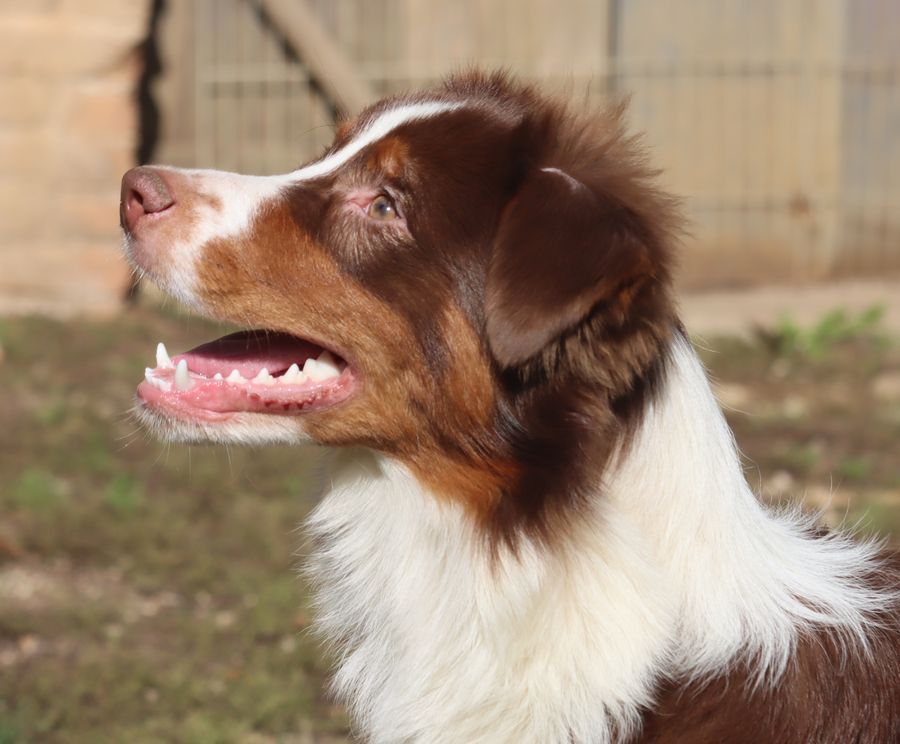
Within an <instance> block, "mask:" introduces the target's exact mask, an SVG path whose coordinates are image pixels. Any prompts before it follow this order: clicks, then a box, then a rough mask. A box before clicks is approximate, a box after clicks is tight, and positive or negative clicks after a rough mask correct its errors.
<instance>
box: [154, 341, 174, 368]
mask: <svg viewBox="0 0 900 744" xmlns="http://www.w3.org/2000/svg"><path fill="white" fill-rule="evenodd" d="M156 366H157V367H162V368H163V369H171V368H172V367H174V366H175V365H174V364H172V359H171V358H170V357H169V352H168V351H166V345H165V344H164V343H163V342H162V341H160V342H159V343H158V344H157V345H156Z"/></svg>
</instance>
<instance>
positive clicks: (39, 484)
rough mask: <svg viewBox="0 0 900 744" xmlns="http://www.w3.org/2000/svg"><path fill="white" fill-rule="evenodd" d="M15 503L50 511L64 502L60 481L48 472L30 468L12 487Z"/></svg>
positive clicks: (30, 508) (21, 506)
mask: <svg viewBox="0 0 900 744" xmlns="http://www.w3.org/2000/svg"><path fill="white" fill-rule="evenodd" d="M12 496H13V504H15V506H18V507H20V508H22V509H28V510H30V511H48V510H51V509H54V508H56V507H57V506H59V505H60V504H61V503H62V489H61V488H60V484H59V482H58V481H57V480H56V479H55V478H54V477H53V476H52V475H51V474H50V473H48V472H46V471H44V470H38V469H37V468H30V469H28V470H26V471H25V472H24V473H22V474H21V475H20V476H19V477H18V478H17V479H16V481H15V483H14V484H13V487H12Z"/></svg>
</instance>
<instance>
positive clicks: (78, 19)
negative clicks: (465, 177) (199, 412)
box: [0, 0, 900, 744]
mask: <svg viewBox="0 0 900 744" xmlns="http://www.w3.org/2000/svg"><path fill="white" fill-rule="evenodd" d="M471 64H478V65H481V66H485V67H506V68H508V69H510V70H512V71H514V72H515V73H517V74H518V75H520V76H521V77H523V78H525V79H528V80H532V81H535V82H538V83H540V84H541V85H542V86H544V87H545V88H548V89H550V90H552V91H555V92H558V93H561V94H563V95H566V96H569V97H571V98H572V99H573V100H575V101H578V102H580V103H583V102H587V103H590V104H596V105H598V106H599V105H602V104H603V103H604V102H605V101H608V100H610V99H618V98H621V97H623V96H629V97H630V99H631V105H630V109H629V114H628V118H629V122H630V124H631V126H632V128H633V129H635V130H636V131H642V132H644V133H645V141H646V144H647V146H648V148H649V150H650V152H651V155H652V158H653V160H654V162H655V163H657V164H658V165H659V166H660V167H661V168H662V169H663V175H662V180H663V183H664V185H665V186H666V188H668V189H669V190H671V191H672V192H674V193H676V194H678V195H680V196H681V197H682V198H683V200H684V209H685V212H686V213H687V215H688V218H689V220H690V228H691V233H690V236H689V237H688V238H687V239H686V240H685V245H684V250H683V256H682V260H681V268H680V272H679V276H678V282H679V288H680V290H681V296H682V309H683V314H684V317H685V319H686V322H687V325H688V328H689V330H690V331H691V333H692V334H693V335H694V338H695V341H696V342H697V344H698V346H699V347H700V349H701V353H702V354H703V356H704V360H705V361H706V363H707V364H708V365H709V366H710V369H711V371H712V374H713V376H714V378H715V380H716V387H717V392H718V394H719V397H720V399H721V401H722V402H723V405H724V406H725V407H726V410H727V413H728V417H729V420H730V422H731V424H732V425H733V426H734V428H735V430H736V434H737V438H738V442H739V444H740V446H741V448H742V450H743V451H744V453H745V456H746V465H747V472H748V477H749V478H750V481H751V483H752V484H753V485H754V486H756V487H757V488H758V490H759V492H760V494H761V496H762V497H763V498H764V499H766V500H768V501H772V502H780V501H783V500H785V499H798V498H800V499H803V500H804V501H805V503H806V504H807V506H809V507H810V508H812V509H817V510H821V511H822V516H823V520H824V521H825V522H827V523H829V524H840V523H843V524H850V525H855V526H857V528H858V529H859V530H861V531H862V532H864V533H873V534H881V535H885V536H887V537H888V539H891V540H895V541H896V540H898V539H900V465H898V456H897V455H898V444H900V136H898V134H900V4H898V3H896V2H894V0H792V2H781V1H779V0H754V1H752V2H751V0H552V2H551V0H490V1H489V0H456V2H453V3H446V2H431V1H428V0H132V1H131V2H128V3H123V2H120V1H118V0H28V2H21V1H20V0H0V744H7V743H11V742H20V741H22V742H25V741H28V742H30V741H73V742H74V741H91V742H94V741H191V742H193V741H199V742H206V741H210V742H213V741H216V742H218V741H241V742H244V741H247V742H268V741H279V742H317V741H323V742H335V741H345V740H346V737H347V732H346V726H345V723H344V718H343V713H342V711H341V710H340V709H339V708H337V707H335V706H334V705H332V704H331V703H330V702H329V701H328V699H327V696H326V695H325V694H324V692H323V685H324V679H325V674H326V669H327V658H326V657H325V656H324V655H323V653H322V649H320V648H319V647H318V646H317V645H316V644H315V643H314V642H313V641H312V640H311V639H310V638H309V636H308V634H307V633H306V629H307V627H308V625H309V621H310V618H309V611H308V608H307V603H308V598H307V592H306V588H305V586H304V584H303V583H302V581H301V580H300V579H299V578H297V576H296V573H295V572H294V570H293V569H294V567H295V566H296V564H297V563H298V562H299V560H300V559H302V552H303V547H302V545H303V540H302V535H301V534H299V533H297V532H296V531H295V527H296V525H297V524H298V523H299V522H300V520H301V519H302V517H303V515H304V514H305V512H306V511H307V510H308V509H309V508H310V506H311V505H312V503H313V498H314V488H313V486H312V482H313V480H314V477H313V473H314V470H315V464H316V461H317V459H318V454H317V453H315V452H311V451H310V452H307V451H300V450H294V449H282V448H270V449H267V450H265V451H262V452H248V451H246V450H239V449H230V450H223V449H215V448H197V447H193V448H187V447H182V446H171V447H165V446H163V445H160V444H158V443H155V442H151V441H148V440H147V439H146V437H145V436H144V434H143V433H142V432H140V431H138V430H137V428H136V427H135V425H134V424H133V422H132V421H131V420H130V418H129V416H128V408H129V406H130V400H131V396H132V395H133V390H134V387H135V385H136V384H137V382H138V381H139V380H140V379H141V375H142V370H143V367H144V366H146V364H148V363H150V362H149V360H150V359H151V358H152V355H153V350H154V347H155V344H156V342H157V341H158V340H165V341H166V343H167V344H168V346H169V348H170V349H172V350H180V349H183V348H185V347H188V346H192V345H195V344H197V343H199V342H201V341H203V340H207V339H208V338H210V337H211V336H213V335H216V334H219V333H221V332H222V329H220V328H217V327H215V326H214V325H212V324H210V323H208V322H206V321H202V320H199V319H196V318H191V317H188V316H187V315H185V314H183V313H182V311H181V310H180V309H179V308H178V307H176V306H174V305H172V304H167V303H166V302H165V301H164V300H162V298H160V297H159V296H158V295H157V294H156V293H155V292H154V291H153V289H152V288H150V287H138V286H136V285H134V284H133V283H132V281H131V278H130V275H129V272H128V271H127V269H126V267H125V265H124V263H123V262H122V260H121V258H120V256H119V253H118V243H119V234H118V227H117V222H118V192H119V179H120V177H121V174H122V173H123V172H124V171H125V170H126V169H127V168H129V167H131V166H132V165H135V164H138V163H145V162H168V163H173V164H176V165H181V166H197V167H215V168H224V169H231V170H240V171H242V172H249V173H261V174H265V173H276V172H284V171H287V170H291V169H293V168H295V167H296V166H297V165H299V164H300V163H301V162H303V161H305V160H307V159H309V158H312V157H314V156H316V155H317V154H319V153H320V152H321V151H322V150H323V148H324V147H325V146H326V145H327V144H328V143H329V142H330V140H331V137H332V135H333V131H334V125H335V121H337V120H338V119H339V118H340V117H342V116H345V115H352V114H353V113H354V112H355V111H357V110H359V109H360V108H361V107H362V106H364V105H366V104H367V103H369V102H372V101H374V100H376V99H377V98H379V97H381V96H383V95H385V94H387V93H393V92H396V91H404V90H409V89H414V88H420V87H423V86H428V85H431V84H434V83H436V82H438V81H439V80H440V79H441V77H442V76H443V75H445V74H447V73H448V72H451V71H453V70H457V69H460V68H461V67H465V66H468V65H471ZM298 551H299V553H298ZM298 556H299V557H298Z"/></svg>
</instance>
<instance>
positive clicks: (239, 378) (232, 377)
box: [225, 369, 247, 383]
mask: <svg viewBox="0 0 900 744" xmlns="http://www.w3.org/2000/svg"><path fill="white" fill-rule="evenodd" d="M225 382H232V383H241V382H247V381H246V380H245V379H244V376H243V375H242V374H241V373H240V372H238V371H237V370H236V369H233V370H231V374H229V375H228V377H226V378H225Z"/></svg>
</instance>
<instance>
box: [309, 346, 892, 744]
mask: <svg viewBox="0 0 900 744" xmlns="http://www.w3.org/2000/svg"><path fill="white" fill-rule="evenodd" d="M672 366H673V369H672V373H671V375H670V379H669V382H668V384H667V390H666V391H665V393H664V395H663V396H662V399H661V400H660V401H659V402H658V403H657V404H656V405H655V406H654V407H653V408H652V409H651V410H649V411H648V413H647V416H646V420H645V422H644V425H643V427H642V431H641V433H640V435H639V437H638V439H637V440H636V442H635V445H634V448H633V449H632V450H631V452H630V454H629V455H628V456H627V457H625V458H623V462H622V463H621V465H620V467H619V468H618V469H617V470H616V472H614V473H611V474H609V475H608V477H607V480H606V482H605V483H603V484H598V497H597V500H596V504H595V507H594V509H593V511H592V512H591V513H590V514H589V515H588V516H587V517H586V518H585V519H584V520H583V521H582V522H580V523H579V524H578V525H577V526H576V527H575V528H574V530H573V533H572V534H571V535H569V540H568V541H567V542H566V543H565V545H563V546H560V547H558V548H555V549H554V550H549V549H545V548H540V547H538V546H536V545H533V544H529V543H525V544H524V545H523V548H522V549H521V551H520V554H519V555H518V556H517V557H513V556H512V555H509V554H505V555H501V556H500V558H499V560H495V561H491V560H490V559H489V557H488V555H487V553H486V551H485V546H484V543H483V541H482V540H481V539H480V538H479V535H478V534H477V533H476V531H475V530H474V529H473V526H472V525H471V524H470V523H469V521H468V520H467V519H466V517H465V515H464V514H463V513H462V511H461V510H460V509H458V508H456V507H455V506H454V505H452V504H448V503H445V502H440V501H438V500H437V499H436V498H435V497H434V496H433V495H431V494H429V493H428V492H427V491H425V490H424V489H423V488H422V486H421V485H420V484H419V483H418V482H417V481H416V479H415V478H414V477H413V476H412V475H411V474H410V473H409V472H408V471H407V470H405V469H404V468H403V467H401V466H400V465H398V464H397V463H395V462H392V461H390V460H388V459H386V458H384V457H381V456H379V455H376V454H374V453H372V452H369V451H365V450H352V451H344V452H340V453H338V454H337V455H336V456H335V459H334V462H333V464H332V469H331V472H330V483H329V486H328V488H327V489H326V494H325V495H324V499H323V501H322V503H321V504H320V506H319V507H318V509H317V510H316V511H315V512H314V513H313V515H312V516H311V518H310V520H309V523H308V528H309V531H310V534H311V536H312V538H313V540H314V545H315V548H314V552H313V556H312V559H311V565H310V575H311V576H312V578H313V581H314V582H315V584H316V586H317V604H318V624H319V629H320V630H321V632H322V633H323V635H324V636H325V638H327V639H328V640H329V641H332V642H333V643H334V647H335V649H336V651H337V653H338V671H337V674H336V679H335V689H336V691H337V693H338V695H339V697H340V698H341V699H342V700H343V701H344V702H345V703H346V704H347V705H348V708H349V710H350V712H351V715H352V716H353V718H354V719H355V721H356V723H357V725H358V726H359V727H360V729H361V730H362V731H363V732H365V734H366V735H367V737H368V738H369V739H370V740H371V741H374V742H407V741H409V742H413V741H414V742H428V743H429V744H440V743H441V742H447V743H448V744H451V743H452V744H458V743H459V742H471V743H473V744H474V743H475V742H490V743H491V744H501V743H503V742H517V743H520V744H525V743H528V742H535V743H538V742H540V743H541V744H544V743H550V742H567V741H571V740H574V741H577V742H606V741H609V740H610V739H611V737H612V735H613V731H618V732H619V733H620V734H621V733H625V732H628V731H630V730H633V729H634V727H635V726H636V725H637V722H638V718H639V711H640V708H641V707H642V706H645V705H647V704H649V703H650V702H651V695H652V687H653V683H654V681H655V680H657V679H658V678H659V676H660V675H664V674H666V673H679V674H691V673H704V672H709V671H712V670H715V669H717V668H719V667H721V665H723V664H724V663H726V662H727V661H728V660H729V659H730V658H732V657H733V656H734V655H735V654H737V653H741V652H742V651H749V652H753V653H755V654H758V655H759V659H760V665H759V668H760V675H761V678H762V677H763V676H768V677H769V678H772V677H773V676H776V675H777V674H778V673H779V672H780V670H781V669H783V667H784V665H785V663H786V661H787V659H788V658H789V655H790V653H791V650H792V648H793V644H794V641H795V639H796V636H797V632H798V630H799V629H800V628H801V627H802V626H803V625H804V624H808V623H817V622H820V623H825V624H828V625H832V626H837V627H840V628H842V629H844V630H846V631H847V633H848V636H852V637H856V638H859V637H862V636H864V633H865V628H866V622H865V615H866V612H867V611H868V610H870V609H872V608H873V606H876V607H877V606H878V605H881V604H882V603H883V600H884V598H883V597H878V596H875V595H873V594H872V593H870V592H868V591H867V590H866V589H865V588H864V587H863V586H862V585H861V584H860V583H859V582H858V581H857V579H858V577H859V576H860V575H861V574H862V573H864V572H865V571H866V570H868V568H869V566H870V561H871V555H872V549H871V548H870V547H868V546H864V545H858V544H854V543H850V542H848V541H845V540H844V539H842V538H829V539H827V540H823V539H813V538H811V537H809V536H808V534H807V533H806V531H805V528H804V524H803V522H802V520H800V519H799V518H797V517H795V516H773V515H770V514H768V513H767V512H765V511H764V510H763V509H762V508H761V507H760V506H759V504H758V503H757V501H756V500H755V498H754V497H753V495H752V493H751V492H750V491H749V489H748V487H747V485H746V482H745V480H744V478H743V475H742V473H741V469H740V465H739V460H738V457H737V453H736V451H735V448H734V444H733V441H732V438H731V434H730V432H729V430H728V428H727V426H726V425H725V423H724V420H723V419H722V416H721V413H720V412H719V410H718V407H717V406H716V403H715V401H714V399H713V398H712V395H711V393H710V391H709V387H708V384H707V382H706V378H705V375H704V373H703V370H702V369H701V367H700V365H699V362H698V361H697V360H696V357H695V356H694V353H693V351H692V350H691V349H690V348H689V347H688V346H687V345H686V344H684V343H681V342H678V343H677V345H676V346H675V347H674V348H673V365H672Z"/></svg>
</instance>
